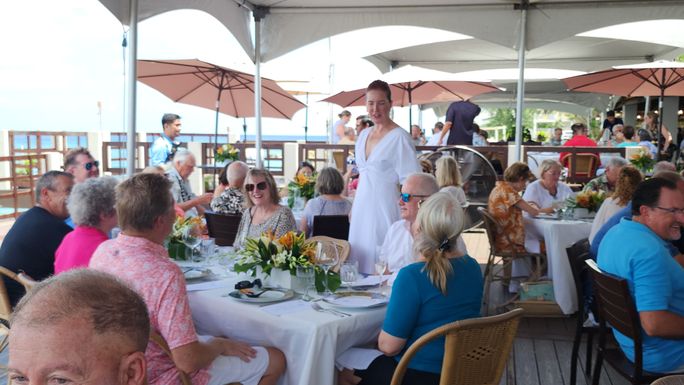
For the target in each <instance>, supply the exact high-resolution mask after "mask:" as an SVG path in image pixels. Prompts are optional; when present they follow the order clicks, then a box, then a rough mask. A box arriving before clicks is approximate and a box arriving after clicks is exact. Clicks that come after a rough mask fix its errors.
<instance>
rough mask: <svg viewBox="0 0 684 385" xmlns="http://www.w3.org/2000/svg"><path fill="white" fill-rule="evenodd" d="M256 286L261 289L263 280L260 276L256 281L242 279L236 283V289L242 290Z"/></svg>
mask: <svg viewBox="0 0 684 385" xmlns="http://www.w3.org/2000/svg"><path fill="white" fill-rule="evenodd" d="M254 286H256V287H258V288H259V289H261V280H260V279H259V278H257V279H255V280H254V281H252V282H250V281H240V282H238V283H236V284H235V289H236V290H242V289H251V288H253V287H254Z"/></svg>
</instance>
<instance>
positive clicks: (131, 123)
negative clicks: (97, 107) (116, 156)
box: [126, 0, 138, 177]
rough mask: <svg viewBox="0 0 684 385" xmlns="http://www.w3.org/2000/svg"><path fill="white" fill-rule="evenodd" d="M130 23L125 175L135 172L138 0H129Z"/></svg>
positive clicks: (130, 175)
mask: <svg viewBox="0 0 684 385" xmlns="http://www.w3.org/2000/svg"><path fill="white" fill-rule="evenodd" d="M129 5H130V23H131V25H130V26H129V29H128V33H129V44H130V45H129V46H128V50H129V51H128V52H129V55H128V82H127V84H126V93H127V94H128V103H127V104H128V108H126V110H127V114H126V115H127V116H126V117H127V119H126V125H127V127H126V154H127V155H128V159H127V162H126V176H128V177H132V176H133V174H135V160H136V159H135V153H136V150H137V148H136V146H135V142H136V140H135V139H136V138H135V136H136V132H135V131H136V130H135V117H136V96H137V95H136V93H137V91H136V86H137V83H136V82H137V81H138V71H137V64H138V0H130V4H129Z"/></svg>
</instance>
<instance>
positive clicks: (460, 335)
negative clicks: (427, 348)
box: [391, 309, 524, 385]
mask: <svg viewBox="0 0 684 385" xmlns="http://www.w3.org/2000/svg"><path fill="white" fill-rule="evenodd" d="M523 313H524V310H523V309H514V310H512V311H510V312H508V313H504V314H500V315H497V316H493V317H483V318H473V319H468V320H462V321H456V322H452V323H450V324H447V325H444V326H441V327H438V328H437V329H434V330H432V331H431V332H429V333H427V334H425V335H423V336H422V337H420V338H419V339H418V340H416V342H414V343H413V344H412V345H411V346H410V347H409V348H408V350H406V353H405V354H404V356H403V357H402V358H401V361H399V365H398V366H397V368H396V370H395V371H394V375H393V376H392V382H391V385H400V384H401V383H402V380H403V379H404V373H406V369H407V367H408V364H409V362H410V361H411V358H413V356H414V355H415V354H416V352H417V351H418V350H420V348H422V347H423V346H424V345H425V344H427V343H428V342H430V341H433V340H434V339H436V338H439V337H442V336H444V337H445V339H446V340H445V342H444V359H443V361H442V371H441V377H440V381H439V383H440V385H446V384H449V385H461V384H462V385H471V384H478V385H496V384H498V383H499V380H500V378H501V374H502V373H503V370H504V368H505V366H506V361H507V360H508V355H509V353H510V351H511V347H512V346H513V339H514V338H515V333H516V331H517V330H518V323H519V322H520V317H522V314H523Z"/></svg>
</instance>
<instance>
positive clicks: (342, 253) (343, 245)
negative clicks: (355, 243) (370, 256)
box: [308, 235, 351, 271]
mask: <svg viewBox="0 0 684 385" xmlns="http://www.w3.org/2000/svg"><path fill="white" fill-rule="evenodd" d="M308 241H311V242H320V243H321V244H322V245H323V252H324V253H329V252H331V248H333V247H334V248H335V249H336V250H337V255H338V256H339V257H340V261H339V262H338V263H337V265H335V266H334V267H333V268H331V269H330V270H332V271H339V270H340V266H342V264H343V263H344V262H345V261H346V260H347V258H349V253H350V252H351V246H350V245H349V242H348V241H346V240H344V239H335V238H331V237H326V236H324V235H318V236H315V237H311V238H309V239H308Z"/></svg>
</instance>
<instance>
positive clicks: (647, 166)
mask: <svg viewBox="0 0 684 385" xmlns="http://www.w3.org/2000/svg"><path fill="white" fill-rule="evenodd" d="M629 161H630V162H631V163H632V164H633V165H634V167H636V168H638V169H639V170H641V172H643V173H646V172H648V171H649V170H651V169H652V168H653V165H654V164H655V159H653V158H652V157H651V152H650V151H649V150H648V149H647V148H646V147H639V151H637V152H635V153H634V154H632V156H631V157H630V159H629Z"/></svg>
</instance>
